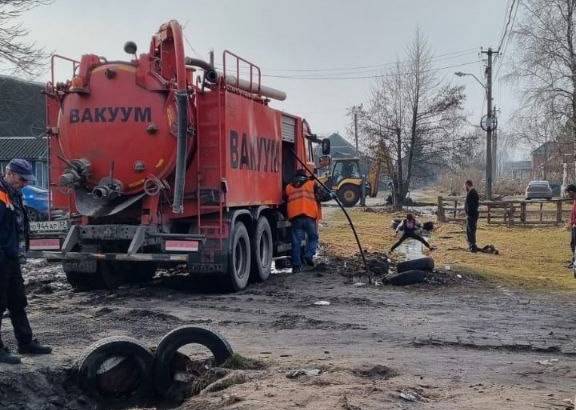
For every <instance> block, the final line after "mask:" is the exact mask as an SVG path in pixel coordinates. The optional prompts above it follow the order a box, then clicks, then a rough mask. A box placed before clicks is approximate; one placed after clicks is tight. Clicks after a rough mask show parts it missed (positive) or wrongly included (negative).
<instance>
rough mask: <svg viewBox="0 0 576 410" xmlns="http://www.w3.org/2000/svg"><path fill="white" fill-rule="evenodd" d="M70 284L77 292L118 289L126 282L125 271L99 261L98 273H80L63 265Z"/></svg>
mask: <svg viewBox="0 0 576 410" xmlns="http://www.w3.org/2000/svg"><path fill="white" fill-rule="evenodd" d="M62 267H63V270H64V273H65V274H66V279H67V280H68V283H69V284H70V285H71V286H72V288H74V290H77V291H89V290H95V289H111V290H112V289H116V288H117V287H118V286H120V285H122V284H123V283H125V281H126V276H125V275H124V270H123V269H119V268H118V267H117V266H115V264H113V263H112V262H108V261H98V263H97V267H96V272H90V273H88V272H79V271H76V270H74V269H70V268H69V267H67V266H66V264H65V263H64V264H63V265H62Z"/></svg>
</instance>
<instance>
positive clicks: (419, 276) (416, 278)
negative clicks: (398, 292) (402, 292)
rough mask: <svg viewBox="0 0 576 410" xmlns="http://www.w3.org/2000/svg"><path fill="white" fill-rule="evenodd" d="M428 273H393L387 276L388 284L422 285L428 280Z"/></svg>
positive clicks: (409, 271)
mask: <svg viewBox="0 0 576 410" xmlns="http://www.w3.org/2000/svg"><path fill="white" fill-rule="evenodd" d="M427 275H428V272H425V271H423V270H407V271H404V272H398V273H392V274H389V275H387V276H386V278H385V280H386V283H388V284H390V285H395V286H407V285H415V284H417V283H422V282H424V280H426V276H427Z"/></svg>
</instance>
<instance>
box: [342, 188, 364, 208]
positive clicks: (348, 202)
mask: <svg viewBox="0 0 576 410" xmlns="http://www.w3.org/2000/svg"><path fill="white" fill-rule="evenodd" d="M337 195H338V199H339V200H340V202H341V203H342V205H344V207H346V208H351V207H353V206H354V205H356V204H357V203H358V201H359V200H360V187H359V186H356V185H352V184H344V185H342V186H341V187H340V188H339V189H338V192H337Z"/></svg>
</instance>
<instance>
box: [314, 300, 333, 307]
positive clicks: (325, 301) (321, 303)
mask: <svg viewBox="0 0 576 410" xmlns="http://www.w3.org/2000/svg"><path fill="white" fill-rule="evenodd" d="M313 305H314V306H330V302H328V301H327V300H318V301H316V302H314V303H313Z"/></svg>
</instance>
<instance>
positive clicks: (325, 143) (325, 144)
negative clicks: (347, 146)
mask: <svg viewBox="0 0 576 410" xmlns="http://www.w3.org/2000/svg"><path fill="white" fill-rule="evenodd" d="M322 155H330V140H329V139H328V138H324V139H323V140H322Z"/></svg>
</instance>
